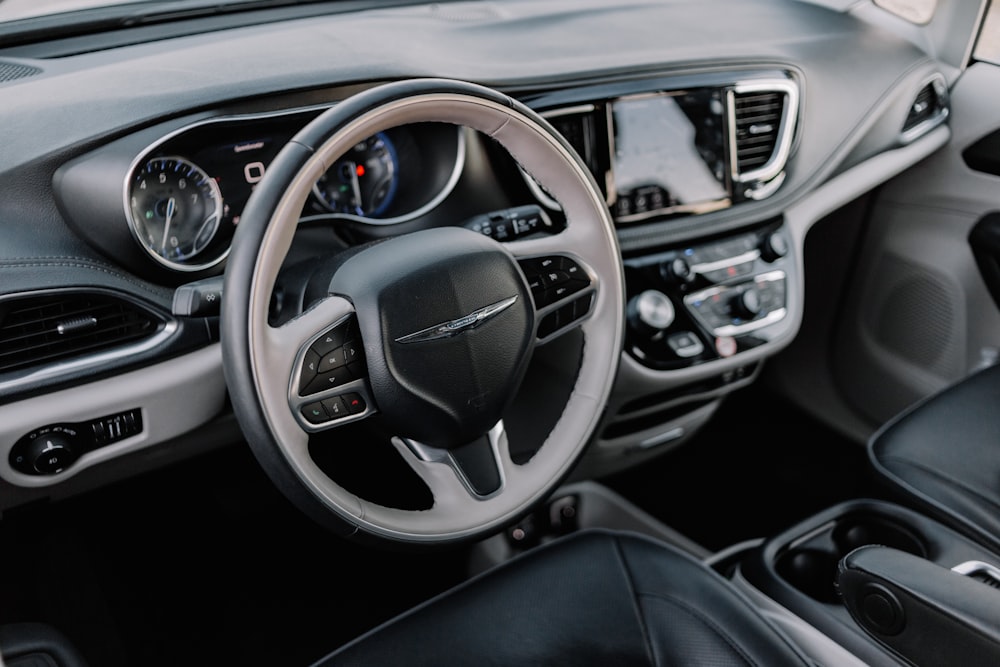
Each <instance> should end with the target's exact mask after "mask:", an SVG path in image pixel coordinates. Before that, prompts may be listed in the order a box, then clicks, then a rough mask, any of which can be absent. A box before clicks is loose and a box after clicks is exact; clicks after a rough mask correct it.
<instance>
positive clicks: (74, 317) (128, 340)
mask: <svg viewBox="0 0 1000 667" xmlns="http://www.w3.org/2000/svg"><path fill="white" fill-rule="evenodd" d="M174 330H176V323H174V322H172V321H171V320H170V319H169V318H167V317H166V316H165V315H161V314H158V313H156V312H154V311H153V310H152V309H150V308H149V307H146V306H142V305H139V304H138V303H136V302H134V301H132V300H131V299H127V298H124V297H122V296H120V295H117V294H114V293H112V292H108V291H103V290H56V291H45V292H32V293H29V294H17V295H11V296H9V297H6V298H4V299H3V300H0V373H3V374H5V375H6V374H9V373H17V374H22V373H23V375H24V376H25V377H27V376H30V377H33V378H38V377H48V376H50V375H55V374H57V373H59V372H66V371H68V370H73V369H76V368H81V367H86V366H88V365H91V364H95V365H96V364H97V363H103V362H106V361H107V360H109V359H111V358H116V357H120V356H125V355H128V354H133V353H135V352H137V351H141V350H144V349H146V348H148V347H151V346H152V345H153V344H154V343H158V342H159V341H160V340H162V338H163V337H165V336H168V335H169V334H171V333H173V331H174ZM6 384H7V383H2V385H6ZM2 385H0V386H2Z"/></svg>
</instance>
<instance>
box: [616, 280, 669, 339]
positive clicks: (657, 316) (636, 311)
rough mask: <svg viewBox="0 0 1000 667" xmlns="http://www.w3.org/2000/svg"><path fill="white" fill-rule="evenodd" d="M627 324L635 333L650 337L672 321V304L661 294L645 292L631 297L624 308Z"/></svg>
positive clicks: (655, 291)
mask: <svg viewBox="0 0 1000 667" xmlns="http://www.w3.org/2000/svg"><path fill="white" fill-rule="evenodd" d="M626 313H627V317H628V322H629V324H630V325H631V326H632V328H633V329H635V330H636V331H638V332H640V333H643V334H646V335H652V334H655V333H658V332H660V331H663V330H664V329H666V328H667V327H669V326H670V325H671V324H672V323H673V321H674V315H675V312H674V304H673V302H671V301H670V297H668V296H667V295H666V294H664V293H663V292H660V291H657V290H653V289H651V290H646V291H645V292H641V293H639V294H637V295H635V296H634V297H632V298H631V299H630V300H629V302H628V306H627V307H626Z"/></svg>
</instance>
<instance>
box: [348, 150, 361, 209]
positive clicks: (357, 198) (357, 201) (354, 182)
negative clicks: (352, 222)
mask: <svg viewBox="0 0 1000 667" xmlns="http://www.w3.org/2000/svg"><path fill="white" fill-rule="evenodd" d="M348 165H349V166H350V168H351V189H353V190H354V208H355V210H356V211H357V213H358V215H364V209H362V208H361V183H359V182H358V165H357V163H356V162H349V163H348Z"/></svg>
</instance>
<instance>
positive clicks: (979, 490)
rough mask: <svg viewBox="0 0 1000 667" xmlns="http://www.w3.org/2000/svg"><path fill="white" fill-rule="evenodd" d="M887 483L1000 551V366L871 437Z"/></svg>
mask: <svg viewBox="0 0 1000 667" xmlns="http://www.w3.org/2000/svg"><path fill="white" fill-rule="evenodd" d="M868 452H869V458H870V460H871V463H872V466H873V467H874V469H875V471H876V473H877V474H878V475H879V476H880V477H881V478H882V480H883V481H884V482H888V484H889V487H890V488H891V489H894V490H895V491H897V492H900V493H901V494H902V496H903V497H904V499H906V500H910V501H912V502H913V503H915V504H917V505H918V506H920V507H921V509H925V510H928V511H929V512H930V513H932V514H934V515H935V516H936V518H938V519H941V520H943V521H945V522H946V523H949V524H951V525H953V526H954V527H956V528H957V529H959V530H961V531H962V532H964V533H966V534H968V535H970V536H971V537H972V538H973V539H978V540H979V541H981V542H984V543H985V544H986V545H987V546H990V547H991V548H993V549H995V550H1000V366H993V367H990V368H987V369H985V370H982V371H979V372H978V373H975V374H973V375H970V376H969V377H967V378H965V379H963V380H961V381H960V382H958V383H956V384H954V385H952V386H951V387H948V388H947V389H945V390H943V391H941V392H939V393H937V394H935V395H933V396H931V397H929V398H927V399H925V400H924V401H922V402H920V403H918V404H917V405H915V406H913V407H911V408H910V409H908V410H906V411H905V412H904V413H903V414H901V415H899V416H898V417H896V418H894V419H893V420H891V421H890V422H889V423H888V424H886V425H885V426H884V427H882V428H881V429H880V430H879V431H878V432H877V433H876V434H875V435H874V436H873V437H872V438H871V440H869V443H868Z"/></svg>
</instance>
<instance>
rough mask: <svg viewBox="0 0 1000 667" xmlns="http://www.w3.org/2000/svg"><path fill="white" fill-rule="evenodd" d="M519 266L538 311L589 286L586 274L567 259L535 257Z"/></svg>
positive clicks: (577, 265)
mask: <svg viewBox="0 0 1000 667" xmlns="http://www.w3.org/2000/svg"><path fill="white" fill-rule="evenodd" d="M519 263H520V265H521V270H522V271H524V275H525V277H526V278H527V279H528V287H530V288H531V297H532V299H534V301H535V308H538V309H541V308H544V307H546V306H551V305H552V304H554V303H557V302H558V301H561V300H562V299H565V298H566V297H568V296H570V295H572V294H576V293H577V292H580V291H582V290H585V289H587V288H588V287H590V284H591V282H590V276H588V275H587V272H586V271H584V270H583V268H582V267H581V266H580V265H579V264H577V263H576V262H575V261H573V260H572V259H570V258H569V257H562V256H560V255H553V256H552V257H535V258H533V259H523V260H521V261H520V262H519Z"/></svg>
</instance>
